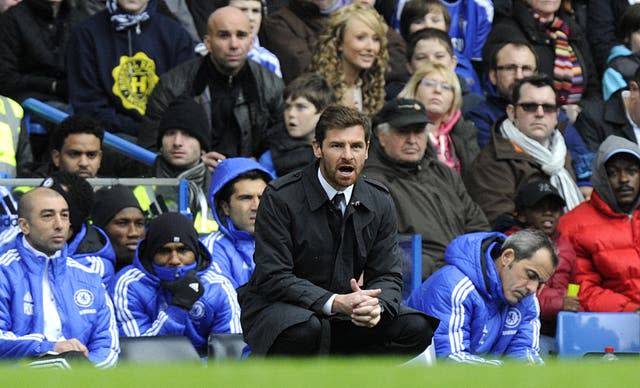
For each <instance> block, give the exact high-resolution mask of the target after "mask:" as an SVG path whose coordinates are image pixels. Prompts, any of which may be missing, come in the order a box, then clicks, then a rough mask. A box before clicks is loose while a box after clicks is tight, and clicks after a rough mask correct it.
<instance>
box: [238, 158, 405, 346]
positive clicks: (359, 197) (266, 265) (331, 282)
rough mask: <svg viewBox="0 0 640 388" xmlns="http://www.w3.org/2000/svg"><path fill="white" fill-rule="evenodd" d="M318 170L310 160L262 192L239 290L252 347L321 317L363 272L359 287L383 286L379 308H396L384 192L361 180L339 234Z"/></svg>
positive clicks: (398, 278) (394, 249)
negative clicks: (247, 270) (248, 269)
mask: <svg viewBox="0 0 640 388" xmlns="http://www.w3.org/2000/svg"><path fill="white" fill-rule="evenodd" d="M317 171H318V164H317V163H315V164H310V165H309V166H308V167H306V168H305V169H303V170H301V171H298V172H294V173H292V174H289V175H286V176H284V177H282V178H280V179H278V180H276V181H272V182H271V183H269V186H267V189H266V190H265V191H264V194H263V196H262V199H261V202H260V207H259V209H258V215H257V218H256V232H255V241H256V250H255V254H254V261H255V264H256V268H255V271H254V273H253V276H252V277H251V279H250V280H249V282H248V283H247V284H246V285H245V286H243V287H241V288H239V289H238V300H239V302H240V305H241V307H242V316H241V321H242V329H243V332H244V336H245V340H246V342H247V343H248V344H249V345H250V346H251V349H252V351H253V352H254V353H257V354H265V353H266V352H267V351H268V350H269V348H270V347H271V345H272V343H273V341H274V340H275V339H276V338H277V336H278V335H279V334H280V333H281V332H282V331H283V330H285V329H286V328H288V327H290V326H293V325H295V324H297V323H301V322H304V321H306V320H308V319H309V318H310V317H311V315H313V314H314V313H315V314H318V315H322V307H323V305H324V304H325V303H326V302H327V300H329V298H330V297H331V295H333V294H334V293H336V294H345V293H350V292H352V291H351V287H350V283H349V281H350V279H351V278H355V279H358V278H359V277H360V274H364V287H363V289H365V288H366V289H375V288H380V289H382V294H381V295H380V296H379V297H378V299H379V300H380V304H381V306H382V307H383V309H384V314H390V316H391V317H395V316H396V315H397V314H398V310H399V308H400V301H401V298H402V296H401V292H400V288H401V285H402V273H401V259H400V257H401V256H400V251H399V250H398V245H397V235H396V233H397V230H398V227H397V223H396V215H395V210H394V207H393V202H392V200H391V196H390V195H389V192H388V191H387V189H386V188H385V187H384V186H382V185H381V184H379V183H377V182H373V181H370V180H367V179H364V178H359V179H358V181H357V182H356V184H355V186H354V189H353V194H352V196H351V200H350V202H349V204H348V206H347V208H346V211H345V215H344V218H342V225H341V230H342V238H340V237H338V235H334V234H333V233H332V231H331V228H330V226H329V223H330V221H331V219H332V217H334V216H337V213H336V210H335V209H334V208H333V206H332V205H331V202H330V200H329V199H328V198H327V195H326V193H325V191H324V189H323V188H322V186H321V185H320V182H319V180H318V177H317V173H318V172H317ZM334 318H337V319H341V318H343V319H349V317H347V316H344V317H340V316H336V317H334Z"/></svg>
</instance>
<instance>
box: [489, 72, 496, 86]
mask: <svg viewBox="0 0 640 388" xmlns="http://www.w3.org/2000/svg"><path fill="white" fill-rule="evenodd" d="M489 81H490V82H491V85H494V86H495V85H497V84H498V74H497V73H496V71H495V70H489Z"/></svg>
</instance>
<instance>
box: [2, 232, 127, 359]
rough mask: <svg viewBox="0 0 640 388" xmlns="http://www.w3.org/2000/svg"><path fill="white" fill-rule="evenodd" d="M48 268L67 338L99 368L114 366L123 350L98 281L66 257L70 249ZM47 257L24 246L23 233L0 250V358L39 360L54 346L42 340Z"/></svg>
mask: <svg viewBox="0 0 640 388" xmlns="http://www.w3.org/2000/svg"><path fill="white" fill-rule="evenodd" d="M59 253H60V254H59V256H56V257H53V258H52V259H50V260H49V263H50V265H49V266H48V267H47V270H48V276H49V283H50V285H51V292H52V293H53V297H54V298H55V302H56V307H57V309H58V314H59V315H60V321H61V324H62V334H63V335H64V337H65V338H66V339H72V338H77V339H78V340H79V341H80V342H81V343H83V344H84V345H85V346H86V347H87V348H88V349H89V360H90V361H91V362H92V363H94V364H95V365H96V366H98V367H106V366H113V365H115V364H116V362H117V361H118V354H119V352H120V348H119V342H118V331H117V327H116V321H115V315H114V311H113V305H112V303H111V299H109V296H108V295H107V292H106V290H105V288H104V287H103V285H102V283H101V281H100V277H99V276H98V275H97V274H96V273H94V272H93V271H92V270H91V269H89V268H87V267H85V266H84V265H82V264H80V263H78V262H77V261H75V260H74V259H72V258H71V257H68V253H67V245H66V244H65V246H64V248H63V249H62V250H61V251H59ZM45 260H46V259H45V257H44V254H43V256H42V257H41V256H36V255H35V253H34V252H33V251H32V250H31V249H29V248H27V247H25V246H24V240H23V235H22V233H20V234H18V236H17V237H16V238H15V239H14V240H13V241H12V242H10V243H8V244H6V245H5V246H3V247H2V250H1V251H0V357H2V358H21V357H33V356H39V355H42V354H44V353H47V352H49V351H53V349H54V346H55V343H54V342H51V341H48V340H47V339H46V338H45V336H44V334H43V333H44V319H45V316H44V313H43V298H42V280H43V276H44V270H45V262H46V261H45Z"/></svg>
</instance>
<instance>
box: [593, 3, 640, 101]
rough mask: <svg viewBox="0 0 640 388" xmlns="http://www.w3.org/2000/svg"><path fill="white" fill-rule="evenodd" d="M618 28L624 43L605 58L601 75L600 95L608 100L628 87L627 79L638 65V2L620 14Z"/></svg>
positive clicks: (639, 64) (631, 78) (639, 14)
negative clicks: (604, 67)
mask: <svg viewBox="0 0 640 388" xmlns="http://www.w3.org/2000/svg"><path fill="white" fill-rule="evenodd" d="M618 30H619V31H620V34H621V35H622V36H623V37H624V44H621V45H617V46H614V47H613V48H612V49H611V53H610V54H609V58H607V69H606V70H605V72H604V75H603V76H602V96H603V98H604V99H605V100H608V99H609V98H610V97H611V96H612V95H613V94H614V93H615V92H616V91H618V90H620V89H629V81H632V80H633V75H634V74H635V73H636V70H637V69H638V67H639V66H640V4H634V5H632V6H630V7H629V8H627V10H626V11H624V14H622V18H621V19H620V22H619V24H618Z"/></svg>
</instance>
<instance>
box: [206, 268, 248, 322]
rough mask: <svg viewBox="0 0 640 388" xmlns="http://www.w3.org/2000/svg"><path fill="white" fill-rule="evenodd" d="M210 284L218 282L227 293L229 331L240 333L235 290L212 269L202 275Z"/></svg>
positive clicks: (238, 309) (224, 278)
mask: <svg viewBox="0 0 640 388" xmlns="http://www.w3.org/2000/svg"><path fill="white" fill-rule="evenodd" d="M203 278H204V279H206V280H207V281H208V282H209V283H210V284H212V283H218V284H220V285H221V286H222V289H223V290H224V292H225V294H226V295H227V301H228V303H229V306H230V307H231V320H230V321H229V331H230V332H231V333H234V334H235V333H242V326H241V324H240V305H239V304H238V298H237V296H236V290H235V289H234V288H233V285H232V284H231V282H230V281H229V279H227V278H226V277H224V276H222V275H218V274H216V273H215V272H213V271H207V273H205V274H204V276H203Z"/></svg>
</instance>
